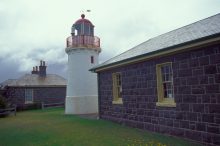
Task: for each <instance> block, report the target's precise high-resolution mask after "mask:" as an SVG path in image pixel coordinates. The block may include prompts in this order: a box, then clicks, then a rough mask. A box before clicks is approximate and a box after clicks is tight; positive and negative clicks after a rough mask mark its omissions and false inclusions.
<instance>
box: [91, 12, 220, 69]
mask: <svg viewBox="0 0 220 146" xmlns="http://www.w3.org/2000/svg"><path fill="white" fill-rule="evenodd" d="M219 17H220V13H217V14H215V15H213V16H209V17H207V18H204V19H200V20H198V21H195V22H193V23H190V24H188V25H184V26H182V27H179V28H176V29H174V30H171V31H168V32H166V33H163V34H160V35H158V36H155V37H152V38H150V39H148V40H146V41H144V42H142V43H140V44H138V45H136V46H134V47H132V48H130V49H128V50H126V51H124V52H122V53H120V54H118V55H116V56H114V57H112V58H110V59H108V60H106V61H105V62H103V63H101V64H99V65H97V66H95V67H93V68H92V69H90V70H91V71H93V70H96V69H98V68H101V67H104V66H108V65H110V64H113V63H116V62H121V61H123V60H127V59H129V58H134V57H137V56H140V55H143V54H145V55H146V54H149V53H151V52H155V51H157V52H158V51H159V50H162V49H166V48H170V47H174V46H177V45H180V44H185V43H187V42H192V41H195V40H199V39H201V38H206V37H211V36H213V37H214V36H216V35H217V34H220V23H219V22H220V18H219Z"/></svg>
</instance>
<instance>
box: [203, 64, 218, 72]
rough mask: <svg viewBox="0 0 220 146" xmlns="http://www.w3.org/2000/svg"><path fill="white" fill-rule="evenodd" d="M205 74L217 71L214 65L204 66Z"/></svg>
mask: <svg viewBox="0 0 220 146" xmlns="http://www.w3.org/2000/svg"><path fill="white" fill-rule="evenodd" d="M204 72H205V74H215V73H217V68H216V65H208V66H205V67H204Z"/></svg>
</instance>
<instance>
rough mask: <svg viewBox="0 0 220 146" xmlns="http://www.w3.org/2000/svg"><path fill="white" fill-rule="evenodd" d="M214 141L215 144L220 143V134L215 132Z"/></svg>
mask: <svg viewBox="0 0 220 146" xmlns="http://www.w3.org/2000/svg"><path fill="white" fill-rule="evenodd" d="M212 141H213V142H212V143H213V144H215V145H220V134H215V135H213V136H212Z"/></svg>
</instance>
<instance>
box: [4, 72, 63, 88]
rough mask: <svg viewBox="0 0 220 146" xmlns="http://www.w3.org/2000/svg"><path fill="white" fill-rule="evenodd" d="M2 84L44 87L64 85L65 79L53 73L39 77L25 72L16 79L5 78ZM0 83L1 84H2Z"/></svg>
mask: <svg viewBox="0 0 220 146" xmlns="http://www.w3.org/2000/svg"><path fill="white" fill-rule="evenodd" d="M3 83H4V85H3V86H9V87H10V86H13V87H45V86H47V87H48V86H66V84H67V81H66V79H64V78H63V77H61V76H59V75H55V74H47V76H46V77H40V76H39V75H37V74H25V75H24V76H22V77H20V78H19V79H16V80H14V79H13V80H12V79H10V80H6V81H5V82H3ZM3 83H2V84H3Z"/></svg>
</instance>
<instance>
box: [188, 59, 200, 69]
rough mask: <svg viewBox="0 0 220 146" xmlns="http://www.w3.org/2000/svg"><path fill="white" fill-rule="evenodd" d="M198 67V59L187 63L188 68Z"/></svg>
mask: <svg viewBox="0 0 220 146" xmlns="http://www.w3.org/2000/svg"><path fill="white" fill-rule="evenodd" d="M198 66H199V59H198V58H195V59H191V60H190V61H189V67H198Z"/></svg>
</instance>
